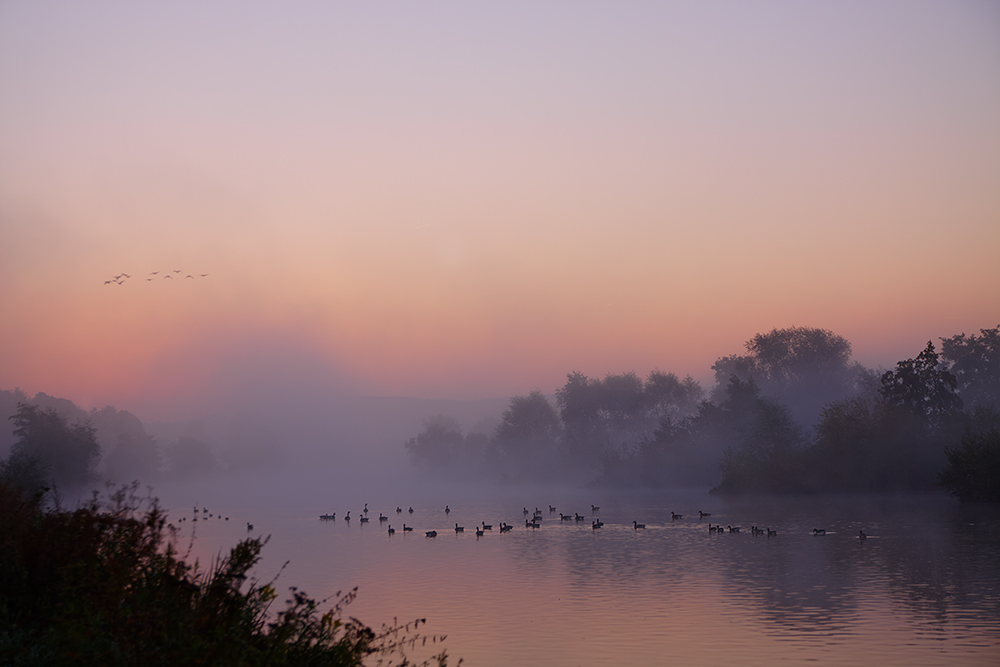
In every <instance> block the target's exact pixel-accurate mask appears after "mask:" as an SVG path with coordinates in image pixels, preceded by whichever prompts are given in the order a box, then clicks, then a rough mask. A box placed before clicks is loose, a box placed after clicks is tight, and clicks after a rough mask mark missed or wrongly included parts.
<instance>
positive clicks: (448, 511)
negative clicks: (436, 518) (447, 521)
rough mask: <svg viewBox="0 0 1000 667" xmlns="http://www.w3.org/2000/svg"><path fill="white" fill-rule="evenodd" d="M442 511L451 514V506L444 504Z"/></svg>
mask: <svg viewBox="0 0 1000 667" xmlns="http://www.w3.org/2000/svg"><path fill="white" fill-rule="evenodd" d="M444 513H445V514H451V508H450V507H448V506H447V505H445V506H444Z"/></svg>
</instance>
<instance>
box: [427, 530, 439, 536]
mask: <svg viewBox="0 0 1000 667" xmlns="http://www.w3.org/2000/svg"><path fill="white" fill-rule="evenodd" d="M424 535H426V536H427V537H437V536H438V532H437V531H436V530H428V531H427V532H426V533H424Z"/></svg>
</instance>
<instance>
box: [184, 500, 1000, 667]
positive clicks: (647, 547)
mask: <svg viewBox="0 0 1000 667" xmlns="http://www.w3.org/2000/svg"><path fill="white" fill-rule="evenodd" d="M401 501H402V504H403V505H404V506H406V507H408V506H409V505H410V504H413V505H414V508H415V512H414V514H413V515H410V514H408V513H407V514H406V515H405V516H404V519H405V520H406V523H407V524H408V525H412V526H414V528H415V532H414V533H412V534H405V535H404V534H400V533H398V532H397V534H396V535H394V536H391V537H390V536H389V535H388V534H387V531H386V530H385V527H384V526H378V525H377V524H375V525H370V526H365V527H361V526H358V525H356V523H355V524H353V525H348V524H346V523H345V522H343V521H340V520H338V521H334V522H322V521H319V520H318V518H316V517H317V516H318V513H319V510H322V511H332V510H339V511H341V512H342V511H345V510H346V509H348V507H346V506H343V507H329V506H324V507H322V508H311V507H310V508H296V509H293V510H289V509H284V510H282V509H276V510H275V511H274V513H273V514H272V515H267V516H264V517H263V518H261V520H260V523H261V524H262V525H265V526H266V527H265V532H268V533H270V534H272V535H273V538H272V543H271V545H269V547H268V552H266V554H267V553H270V554H271V555H270V556H268V558H270V560H267V561H266V562H265V563H264V566H263V567H264V569H265V570H267V569H268V568H270V570H268V572H270V571H274V570H276V569H277V568H278V567H280V563H281V562H284V560H286V559H291V564H290V565H289V570H288V571H287V572H286V573H285V574H284V575H283V580H284V581H286V582H287V583H288V584H292V583H295V584H297V585H299V586H301V587H303V588H305V589H306V590H309V591H310V592H314V593H315V594H317V595H324V594H329V593H332V592H333V591H334V590H337V589H346V588H350V587H353V586H355V585H357V586H359V587H360V596H359V598H358V601H357V602H356V603H355V605H353V608H352V609H351V610H350V613H352V614H354V615H357V616H359V617H360V618H362V619H369V622H372V623H376V624H377V623H378V622H380V621H384V620H389V619H391V618H392V617H393V616H398V617H400V618H409V617H413V618H416V617H427V618H428V619H429V620H430V628H429V631H430V632H432V633H440V634H447V635H449V640H448V642H447V645H448V648H449V651H450V653H451V654H452V655H454V656H461V657H464V658H465V659H466V662H467V664H470V665H493V664H497V665H501V664H504V665H508V664H546V665H606V664H633V665H644V664H664V662H668V660H667V659H666V657H669V662H671V663H674V664H734V665H740V664H781V663H782V662H784V663H785V664H800V663H802V662H806V661H811V660H816V659H819V660H820V661H821V662H823V663H825V664H871V663H873V662H877V663H879V664H887V665H921V664H942V663H947V664H991V663H992V664H997V663H1000V628H998V625H997V623H996V619H997V618H1000V566H998V563H1000V537H998V536H1000V512H998V511H997V510H996V509H995V508H967V507H961V506H959V505H957V504H956V503H954V502H952V501H950V500H949V499H947V498H944V497H941V496H933V497H899V498H884V497H879V498H875V497H860V498H844V497H837V498H812V497H811V498H781V499H777V500H774V499H768V500H760V499H742V500H721V499H718V498H712V497H709V496H707V495H705V494H703V493H699V494H692V493H688V494H654V493H645V494H643V493H635V494H615V493H606V492H602V493H600V494H595V493H594V492H592V491H584V490H564V491H560V492H553V491H551V490H548V491H545V490H542V491H535V492H529V491H524V490H522V492H521V493H518V490H517V489H513V490H512V489H507V490H505V492H504V493H502V494H498V495H496V496H493V497H485V494H484V493H482V491H481V490H480V492H479V493H474V492H472V491H470V492H468V493H466V494H465V495H459V496H455V495H448V494H445V493H439V492H435V493H434V494H432V495H431V494H429V495H427V496H426V497H423V498H420V497H416V498H414V497H412V496H411V497H409V498H404V499H400V498H396V497H392V496H391V495H388V494H386V495H385V497H378V496H376V495H375V494H372V495H371V496H370V497H368V498H366V499H365V502H368V503H369V504H370V507H371V514H372V515H373V516H376V517H377V516H378V513H379V511H385V510H387V509H393V510H394V508H395V507H396V506H397V505H400V504H401ZM445 503H448V504H449V505H450V508H451V509H452V512H451V513H450V515H446V514H445V513H444V512H443V511H442V508H443V507H444V505H445ZM354 504H355V505H356V507H354V509H355V511H357V509H359V508H360V507H361V505H360V504H357V503H356V502H355V503H354ZM549 504H552V505H554V506H556V507H557V508H558V509H559V511H562V512H563V513H574V514H575V513H580V514H582V515H584V516H585V517H586V518H587V520H585V521H581V522H577V521H569V522H562V521H560V520H559V515H558V512H557V513H552V514H550V513H549V512H548V511H547V510H548V506H549ZM591 504H595V505H599V506H601V510H600V511H599V512H598V513H592V512H591V511H590V509H589V508H590V506H591ZM536 506H537V507H540V508H541V509H542V510H543V521H542V527H541V528H539V529H537V530H532V529H528V528H525V527H524V516H523V514H522V508H523V507H528V508H529V509H534V507H536ZM314 509H315V511H314ZM699 510H703V511H705V512H710V513H711V515H712V516H711V517H706V518H704V519H699V518H698V511H699ZM386 513H387V514H389V515H390V520H391V522H392V523H393V524H395V523H396V518H397V517H396V516H395V514H392V513H390V512H386ZM672 513H676V514H683V515H684V518H683V519H680V520H674V519H673V518H672ZM591 516H600V518H601V519H602V520H603V521H604V523H605V526H604V528H601V529H599V530H593V529H592V528H591V524H590V517H591ZM633 520H638V521H641V522H644V523H646V525H647V528H646V529H645V530H635V529H633V527H632V521H633ZM456 521H457V522H459V523H460V524H462V525H465V526H467V530H468V531H469V532H467V533H464V534H456V533H455V532H454V523H455V522H456ZM482 521H486V522H487V523H493V524H494V529H493V531H487V532H486V534H485V535H484V536H483V537H482V538H479V539H477V538H476V537H475V535H474V534H473V533H472V532H471V526H473V525H477V524H480V523H481V522H482ZM500 521H504V522H507V523H510V524H513V525H514V526H515V529H514V530H513V531H512V532H511V533H507V534H503V535H501V534H500V533H499V530H498V526H499V523H500ZM709 523H712V524H718V523H721V524H723V525H732V526H737V525H738V526H741V532H740V533H729V532H725V533H721V534H720V533H711V532H709V530H708V525H709ZM401 525H402V521H400V524H399V525H397V526H396V528H397V530H398V529H399V528H401ZM752 525H758V526H761V527H770V528H772V529H775V530H777V531H778V534H777V536H775V537H770V538H769V537H767V536H765V535H758V536H754V535H752V534H751V533H750V532H749V530H750V526H752ZM213 526H214V524H213ZM215 528H216V529H217V530H218V531H220V532H219V535H218V541H217V542H212V539H215V538H212V537H211V536H209V540H208V543H209V544H218V543H221V542H224V541H225V539H230V540H231V539H232V538H233V536H232V535H228V536H226V535H222V531H223V528H224V527H215ZM814 528H824V529H825V530H826V534H825V535H822V536H818V535H814V534H813V532H812V531H813V529H814ZM427 529H436V530H438V531H439V532H440V534H439V537H437V538H435V539H426V538H424V536H423V532H422V531H423V530H427ZM862 529H863V530H865V531H866V532H867V533H868V534H869V535H870V537H869V538H868V539H865V540H860V539H858V531H859V530H862ZM205 537H206V535H205V533H204V532H203V533H202V538H205ZM199 541H202V540H201V538H200V540H199ZM231 543H232V542H230V544H231ZM279 561H280V562H279ZM265 576H266V574H265Z"/></svg>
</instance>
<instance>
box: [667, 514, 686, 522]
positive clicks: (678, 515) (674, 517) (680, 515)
mask: <svg viewBox="0 0 1000 667" xmlns="http://www.w3.org/2000/svg"><path fill="white" fill-rule="evenodd" d="M683 518H684V515H683V514H677V513H676V512H671V513H670V519H671V520H672V521H676V520H677V519H683Z"/></svg>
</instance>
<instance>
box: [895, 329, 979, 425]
mask: <svg viewBox="0 0 1000 667" xmlns="http://www.w3.org/2000/svg"><path fill="white" fill-rule="evenodd" d="M957 389H958V380H957V379H956V378H955V376H954V375H953V374H952V373H951V371H949V370H948V368H947V366H945V364H943V363H942V362H941V359H940V355H938V353H937V352H935V351H934V343H932V342H931V341H927V347H926V348H924V350H923V351H922V352H921V353H920V354H918V355H917V356H916V357H915V358H913V359H906V360H905V361H900V362H898V363H897V364H896V368H895V369H894V370H891V371H886V372H885V373H884V374H883V375H882V387H881V389H879V393H880V394H881V395H882V397H883V398H885V400H886V401H888V402H889V403H891V404H893V405H898V406H900V407H902V408H905V409H906V410H908V411H909V412H910V413H912V414H913V415H914V416H915V417H917V418H918V419H921V420H926V421H927V423H928V426H930V427H936V426H939V425H941V423H942V422H943V421H944V420H947V419H948V417H950V416H951V415H952V414H954V413H955V412H957V411H958V410H961V409H962V398H961V397H960V396H959V395H958V392H957Z"/></svg>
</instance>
